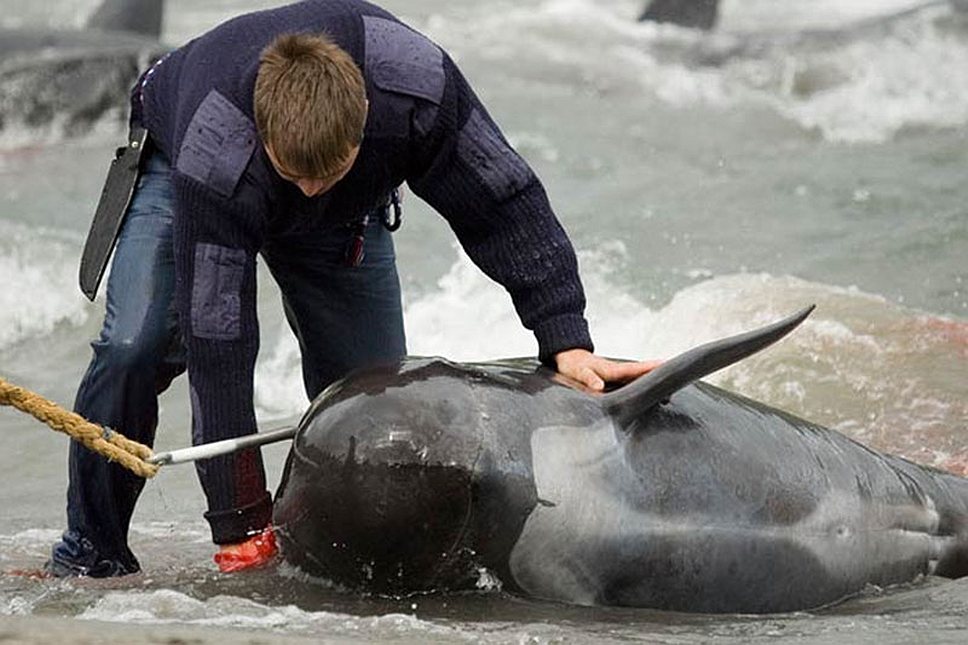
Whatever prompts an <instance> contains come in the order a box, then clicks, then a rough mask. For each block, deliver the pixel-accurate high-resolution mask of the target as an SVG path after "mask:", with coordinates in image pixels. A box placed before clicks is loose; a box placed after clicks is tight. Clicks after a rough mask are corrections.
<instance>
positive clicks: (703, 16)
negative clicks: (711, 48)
mask: <svg viewBox="0 0 968 645" xmlns="http://www.w3.org/2000/svg"><path fill="white" fill-rule="evenodd" d="M718 18H719V0H651V2H649V3H648V4H647V5H646V6H645V8H644V9H643V10H642V13H641V14H639V22H658V23H670V24H673V25H677V26H679V27H686V28H691V29H702V30H704V31H708V30H710V29H712V28H713V27H715V26H716V20H717V19H718Z"/></svg>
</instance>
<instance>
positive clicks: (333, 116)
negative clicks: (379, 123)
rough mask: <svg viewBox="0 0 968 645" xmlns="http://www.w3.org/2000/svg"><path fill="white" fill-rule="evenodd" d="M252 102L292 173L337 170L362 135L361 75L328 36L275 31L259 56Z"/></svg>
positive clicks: (262, 129)
mask: <svg viewBox="0 0 968 645" xmlns="http://www.w3.org/2000/svg"><path fill="white" fill-rule="evenodd" d="M253 102H254V109H255V122H256V127H257V128H258V130H259V136H261V137H262V141H263V143H264V144H265V145H266V146H268V147H269V148H270V149H271V150H272V153H273V155H275V157H276V159H277V160H278V161H279V164H280V165H281V166H283V167H284V169H285V171H286V172H287V173H291V174H293V175H294V176H298V177H312V178H316V177H327V176H330V175H333V174H335V173H336V172H338V171H339V170H340V168H341V166H342V164H343V162H345V160H346V159H347V157H348V156H349V153H350V151H352V150H353V148H355V147H357V146H358V145H359V144H360V142H361V141H362V139H363V126H364V125H365V123H366V88H365V85H364V83H363V74H362V73H361V72H360V68H359V67H358V66H357V65H356V63H355V62H354V61H353V59H352V57H350V55H349V54H348V53H346V52H345V51H344V50H343V49H341V48H340V47H339V46H338V45H336V44H335V43H333V42H332V41H331V40H330V39H329V38H327V37H326V36H324V35H319V34H283V35H281V36H277V37H276V39H275V40H273V41H272V43H270V44H269V46H268V47H266V48H265V49H264V50H263V51H262V55H261V56H260V57H259V71H258V74H257V75H256V79H255V92H254V96H253Z"/></svg>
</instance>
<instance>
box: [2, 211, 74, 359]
mask: <svg viewBox="0 0 968 645" xmlns="http://www.w3.org/2000/svg"><path fill="white" fill-rule="evenodd" d="M79 249H80V243H79V242H78V240H76V239H74V238H73V237H70V238H69V237H67V236H65V235H64V234H62V233H59V232H56V231H51V230H46V229H35V228H28V227H26V226H22V225H19V224H13V223H11V222H6V221H3V220H0V275H2V276H3V279H4V285H5V287H4V289H0V348H3V347H7V346H10V345H12V344H14V343H17V342H20V341H22V340H25V339H27V338H34V337H38V336H44V335H47V334H49V333H51V332H52V331H53V330H54V328H55V327H57V326H58V325H59V324H70V325H80V324H82V323H83V322H84V321H85V320H86V318H87V315H88V308H87V303H86V301H85V300H84V297H83V296H82V295H81V294H80V292H79V291H78V290H77V288H76V286H75V285H76V282H77V274H76V270H77V269H76V267H77V261H78V257H77V256H78V252H79Z"/></svg>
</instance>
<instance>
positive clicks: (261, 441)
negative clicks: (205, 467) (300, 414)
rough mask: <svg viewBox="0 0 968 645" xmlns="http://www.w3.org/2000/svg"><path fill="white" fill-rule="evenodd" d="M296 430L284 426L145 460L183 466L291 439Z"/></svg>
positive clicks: (158, 463)
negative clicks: (186, 463)
mask: <svg viewBox="0 0 968 645" xmlns="http://www.w3.org/2000/svg"><path fill="white" fill-rule="evenodd" d="M296 429H297V428H296V426H286V427H285V428H279V429H278V430H270V431H268V432H256V433H255V434H250V435H246V436H244V437H238V438H236V439H223V440H222V441H213V442H212V443H203V444H202V445H200V446H193V447H191V448H182V449H181V450H172V451H171V452H161V453H158V454H155V455H152V456H151V457H149V458H148V459H146V461H147V462H148V463H149V464H157V465H159V466H168V465H170V464H183V463H185V462H188V461H195V460H197V459H208V458H210V457H218V456H220V455H228V454H231V453H233V452H237V451H239V450H242V449H243V448H253V447H255V446H264V445H266V444H269V443H276V442H278V441H285V440H286V439H292V438H293V437H294V436H295V435H296Z"/></svg>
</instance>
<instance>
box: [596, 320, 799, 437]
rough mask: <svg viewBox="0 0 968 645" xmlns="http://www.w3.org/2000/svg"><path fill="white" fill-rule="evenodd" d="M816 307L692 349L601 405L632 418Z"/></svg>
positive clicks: (763, 343) (780, 333)
mask: <svg viewBox="0 0 968 645" xmlns="http://www.w3.org/2000/svg"><path fill="white" fill-rule="evenodd" d="M814 307H816V305H810V306H809V307H805V308H803V309H801V310H800V311H798V312H797V313H795V314H793V315H792V316H789V317H787V318H784V319H783V320H780V321H778V322H775V323H773V324H771V325H767V326H766V327H761V328H759V329H754V330H753V331H748V332H745V333H743V334H737V335H736V336H730V337H729V338H722V339H720V340H714V341H712V342H709V343H706V344H705V345H700V346H699V347H693V348H692V349H690V350H688V351H686V352H684V353H682V354H679V355H678V356H676V357H674V358H670V359H669V360H667V361H665V362H664V363H662V364H661V365H660V366H659V367H657V368H655V369H654V370H652V371H651V372H649V373H648V374H645V375H643V376H640V377H639V378H637V379H636V380H634V381H632V382H631V383H629V384H628V385H626V386H624V387H621V388H619V389H617V390H615V391H614V392H609V393H608V394H605V395H603V396H602V397H601V402H602V406H603V407H604V408H605V409H606V410H608V412H609V413H610V414H611V415H612V416H614V417H617V418H619V419H626V420H628V419H632V418H634V417H637V416H638V415H640V414H642V413H644V412H645V411H646V410H648V409H649V408H651V407H652V406H654V405H656V404H657V403H659V402H660V401H662V400H663V399H666V398H668V397H669V396H671V395H672V394H673V393H674V392H676V391H677V390H679V389H681V388H683V387H685V386H686V385H688V384H690V383H692V382H693V381H695V380H698V379H701V378H702V377H704V376H706V375H708V374H712V373H713V372H715V371H717V370H720V369H722V368H724V367H727V366H729V365H732V364H733V363H735V362H737V361H739V360H742V359H744V358H746V357H747V356H750V355H751V354H755V353H756V352H758V351H760V350H761V349H763V348H765V347H768V346H769V345H772V344H773V343H775V342H776V341H778V340H780V339H781V338H783V337H784V336H786V335H787V334H789V333H790V332H791V331H793V330H794V329H795V328H796V327H797V325H799V324H800V323H802V322H803V321H804V320H805V319H806V317H807V316H809V315H810V312H812V311H813V310H814Z"/></svg>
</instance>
